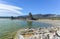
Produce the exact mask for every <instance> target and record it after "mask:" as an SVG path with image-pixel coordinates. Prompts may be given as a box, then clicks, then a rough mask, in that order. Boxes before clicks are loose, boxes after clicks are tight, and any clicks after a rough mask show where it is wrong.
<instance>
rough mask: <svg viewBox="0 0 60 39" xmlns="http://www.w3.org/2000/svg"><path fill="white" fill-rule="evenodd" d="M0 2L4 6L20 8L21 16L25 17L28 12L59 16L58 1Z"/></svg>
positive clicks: (13, 0) (9, 0)
mask: <svg viewBox="0 0 60 39" xmlns="http://www.w3.org/2000/svg"><path fill="white" fill-rule="evenodd" d="M1 1H4V2H5V4H8V5H13V6H17V7H20V8H22V10H20V12H21V13H22V15H27V14H28V13H29V12H32V14H60V0H1ZM3 4H4V3H3ZM12 15H14V14H12Z"/></svg>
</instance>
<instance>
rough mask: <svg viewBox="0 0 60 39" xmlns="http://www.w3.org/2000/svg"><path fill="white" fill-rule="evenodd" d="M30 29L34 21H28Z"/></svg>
mask: <svg viewBox="0 0 60 39" xmlns="http://www.w3.org/2000/svg"><path fill="white" fill-rule="evenodd" d="M27 25H28V28H29V29H30V28H32V21H27Z"/></svg>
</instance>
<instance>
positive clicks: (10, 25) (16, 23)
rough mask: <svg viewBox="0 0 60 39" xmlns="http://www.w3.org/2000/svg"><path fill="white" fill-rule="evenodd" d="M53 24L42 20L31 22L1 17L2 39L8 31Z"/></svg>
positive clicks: (0, 35)
mask: <svg viewBox="0 0 60 39" xmlns="http://www.w3.org/2000/svg"><path fill="white" fill-rule="evenodd" d="M48 26H52V25H51V24H46V23H42V22H34V21H32V22H30V21H23V20H11V19H0V39H2V38H1V37H3V35H6V33H10V32H14V31H17V30H19V29H21V28H27V27H28V28H31V27H33V28H36V27H48Z"/></svg>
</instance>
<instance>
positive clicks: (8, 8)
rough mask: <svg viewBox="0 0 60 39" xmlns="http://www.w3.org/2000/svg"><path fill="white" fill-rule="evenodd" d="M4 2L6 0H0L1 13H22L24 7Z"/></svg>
mask: <svg viewBox="0 0 60 39" xmlns="http://www.w3.org/2000/svg"><path fill="white" fill-rule="evenodd" d="M1 2H2V3H1ZM3 2H4V1H2V0H0V14H5V13H6V15H7V14H10V15H11V14H14V15H22V12H21V11H20V10H22V8H20V7H17V6H13V5H9V4H5V3H3Z"/></svg>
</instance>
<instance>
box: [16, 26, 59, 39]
mask: <svg viewBox="0 0 60 39" xmlns="http://www.w3.org/2000/svg"><path fill="white" fill-rule="evenodd" d="M15 39H60V27H49V28H46V27H44V28H42V27H40V28H30V29H29V28H25V29H20V30H19V31H18V33H17V35H16V38H15Z"/></svg>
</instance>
